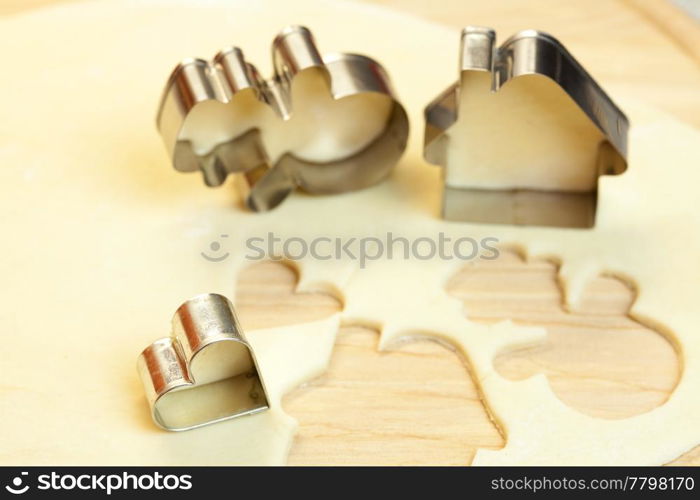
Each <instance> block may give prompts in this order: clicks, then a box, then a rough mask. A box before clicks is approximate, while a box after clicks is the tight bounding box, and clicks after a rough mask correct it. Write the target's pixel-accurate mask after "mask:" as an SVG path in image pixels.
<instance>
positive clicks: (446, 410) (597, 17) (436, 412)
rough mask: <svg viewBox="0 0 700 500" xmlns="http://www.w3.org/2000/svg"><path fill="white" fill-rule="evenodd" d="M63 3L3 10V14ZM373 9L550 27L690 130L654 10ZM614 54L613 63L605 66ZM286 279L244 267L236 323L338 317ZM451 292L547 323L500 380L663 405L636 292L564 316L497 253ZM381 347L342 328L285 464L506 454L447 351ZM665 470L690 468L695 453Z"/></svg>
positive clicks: (676, 23)
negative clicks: (543, 335) (535, 381)
mask: <svg viewBox="0 0 700 500" xmlns="http://www.w3.org/2000/svg"><path fill="white" fill-rule="evenodd" d="M66 1H69V0H3V2H2V4H0V15H8V14H11V13H13V12H19V11H26V10H29V9H31V8H36V7H38V6H41V5H47V4H57V3H65V2H66ZM373 3H378V4H384V5H386V6H389V7H392V8H396V9H399V10H403V11H406V12H410V13H413V14H415V15H417V16H420V17H423V18H426V19H430V20H432V21H435V22H439V23H444V24H447V25H450V26H454V27H462V26H464V25H467V24H480V25H487V26H492V27H494V28H496V29H497V30H498V31H499V33H500V35H501V36H506V35H507V34H510V33H512V32H514V31H516V30H518V29H523V28H537V29H544V30H547V31H550V32H552V33H554V34H556V36H557V37H559V38H560V39H562V40H563V41H565V43H566V44H567V46H568V47H569V48H570V50H571V51H572V52H573V53H574V54H576V55H577V57H578V58H579V59H581V60H582V61H584V63H585V65H586V67H587V68H588V69H589V70H590V71H591V73H592V74H593V75H594V76H596V78H597V79H598V80H599V81H601V82H602V83H603V84H604V86H606V87H609V88H610V89H611V90H612V91H613V92H618V93H619V92H624V93H625V94H627V95H631V96H633V97H636V98H638V99H640V100H642V101H645V102H648V103H650V104H653V105H654V106H656V107H657V108H660V109H662V110H664V111H667V112H669V113H671V114H673V115H675V116H677V117H679V118H681V119H682V120H684V121H686V122H688V123H692V124H694V125H696V126H700V90H699V89H700V28H699V27H698V25H697V24H695V22H694V21H692V20H690V19H689V18H687V17H685V16H684V15H683V14H682V13H680V11H678V10H677V9H676V8H675V7H673V6H671V5H670V4H668V3H666V2H665V1H664V0H628V1H603V0H595V1H589V2H585V3H574V2H556V1H551V0H534V1H533V0H528V1H515V0H506V1H501V2H478V1H476V0H449V1H443V2H440V3H434V2H422V1H419V0H405V1H398V0H373ZM437 5H439V8H437V7H436V6H437ZM619 50H623V51H624V53H625V57H624V58H619V57H610V54H611V52H612V53H616V51H619ZM456 51H457V46H456V45H455V53H456ZM446 83H447V82H446ZM428 97H430V96H427V97H426V100H427V98H428ZM295 282H296V274H295V272H294V270H292V269H289V268H287V267H285V266H283V265H282V264H278V263H263V264H258V265H256V266H254V267H251V268H249V269H248V270H246V271H245V272H244V273H243V274H242V275H241V276H240V280H239V292H238V296H237V298H236V300H237V305H238V310H239V312H240V315H241V320H242V322H243V323H244V326H245V327H246V328H260V327H269V326H278V325H284V324H290V323H297V322H301V321H308V320H313V319H319V318H322V317H324V316H327V315H329V314H332V313H333V312H335V311H338V310H340V307H341V305H340V303H339V302H338V301H337V300H335V299H334V298H333V297H330V296H327V295H323V294H295V293H294V285H295ZM447 290H448V292H449V293H451V294H453V295H454V296H455V297H457V298H459V299H460V300H462V301H463V302H464V304H465V308H466V309H467V310H469V312H470V317H471V318H472V319H474V320H476V321H484V322H493V321H499V320H502V319H512V320H513V321H516V322H517V323H520V324H523V325H537V326H542V327H545V328H546V329H547V331H548V338H547V341H546V342H545V343H544V344H542V345H540V346H534V347H531V348H527V349H519V350H517V351H512V352H506V353H503V354H502V355H501V356H500V357H499V358H498V359H497V360H496V365H497V369H498V371H499V372H500V373H501V374H502V375H503V376H505V377H508V378H511V379H514V380H517V379H522V378H525V377H528V376H530V375H533V374H536V373H544V374H545V375H546V376H547V377H548V380H549V382H550V384H551V386H552V389H553V391H554V393H555V394H556V395H557V396H558V397H559V398H560V399H561V400H562V401H563V402H564V403H566V404H568V405H570V406H571V407H573V408H575V409H577V410H578V411H581V412H583V413H586V414H589V415H593V416H595V417H598V418H605V419H619V418H625V417H629V416H632V415H637V414H640V413H643V412H646V411H649V410H651V409H653V408H655V407H656V406H658V405H660V404H662V403H663V402H664V401H665V400H666V398H667V397H668V395H669V394H670V392H671V391H672V390H673V387H674V386H675V384H676V382H677V378H678V374H679V367H680V363H679V359H678V356H677V354H676V352H675V351H674V349H673V348H672V346H671V345H670V343H669V342H667V341H666V339H665V338H664V337H663V336H662V335H661V334H660V333H659V332H657V331H655V330H653V329H652V328H649V327H647V326H645V325H643V324H639V323H637V322H635V321H634V320H632V319H631V318H629V317H628V315H627V311H628V309H629V307H630V305H631V303H632V302H633V300H634V295H635V294H634V291H633V290H631V289H630V288H628V287H627V285H625V284H624V283H621V282H620V281H618V280H617V279H614V278H611V277H605V276H601V277H599V278H598V279H596V280H594V281H593V282H591V283H590V285H589V287H588V290H587V294H586V298H585V300H584V303H583V304H582V306H581V308H580V309H579V310H577V311H566V310H564V309H563V307H562V305H561V304H562V301H561V293H560V288H559V284H558V281H557V265H556V263H553V262H547V261H533V262H525V261H523V259H522V258H521V257H520V256H519V255H518V254H517V253H516V252H514V251H504V252H503V253H502V256H501V258H499V259H498V260H496V261H493V262H477V263H473V264H470V265H468V266H466V267H465V268H464V269H463V270H462V271H460V272H459V273H457V274H456V275H455V276H454V277H453V279H452V280H451V282H450V283H449V285H448V286H447ZM377 341H378V335H377V332H374V331H372V330H367V329H363V328H358V327H352V328H343V329H341V331H340V332H339V334H338V339H337V344H336V349H335V350H334V353H333V357H332V360H331V364H330V368H329V370H328V372H327V373H326V374H325V375H324V376H323V377H321V378H319V379H317V380H315V381H313V382H311V383H309V384H308V385H307V386H306V387H303V388H299V389H297V390H296V391H294V392H292V393H291V394H289V395H288V396H287V398H286V399H285V401H284V406H285V409H286V410H287V411H288V412H289V413H290V414H291V415H293V416H294V417H295V418H297V419H298V420H299V423H300V428H299V434H298V437H297V439H296V440H295V443H294V446H293V448H292V450H291V454H290V463H291V464H329V465H330V464H468V463H470V462H471V460H472V458H473V455H474V452H475V451H476V449H477V448H480V447H481V448H492V449H497V448H499V447H501V446H503V444H504V437H503V436H502V435H501V433H500V431H499V429H497V428H496V427H495V426H494V424H493V423H492V421H491V420H490V418H489V414H488V410H487V408H486V407H485V406H484V405H483V404H482V401H481V399H480V395H479V392H478V390H477V388H476V386H475V384H474V383H473V381H472V379H471V377H470V374H469V368H468V366H466V364H465V363H463V360H462V359H461V358H460V356H459V355H458V354H456V353H455V352H453V351H452V350H451V349H449V346H443V345H441V344H438V343H435V342H431V341H428V340H424V339H422V340H421V339H413V340H412V341H410V342H406V343H403V344H401V345H398V346H395V348H394V349H393V350H390V351H385V352H378V351H377V349H376V347H377ZM673 463H674V464H683V465H700V447H698V448H695V449H694V450H690V451H689V452H688V453H687V454H686V455H684V456H682V457H679V458H678V459H677V460H676V461H674V462H673Z"/></svg>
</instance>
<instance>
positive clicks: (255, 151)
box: [157, 26, 408, 211]
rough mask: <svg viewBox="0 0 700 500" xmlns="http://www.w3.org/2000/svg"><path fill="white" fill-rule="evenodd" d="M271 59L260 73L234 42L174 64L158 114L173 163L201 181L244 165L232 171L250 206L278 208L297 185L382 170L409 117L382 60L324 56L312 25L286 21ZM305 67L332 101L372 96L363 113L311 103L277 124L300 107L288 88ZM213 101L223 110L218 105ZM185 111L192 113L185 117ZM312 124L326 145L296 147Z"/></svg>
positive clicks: (397, 150)
mask: <svg viewBox="0 0 700 500" xmlns="http://www.w3.org/2000/svg"><path fill="white" fill-rule="evenodd" d="M272 58H273V66H274V75H273V76H272V78H270V79H267V80H265V79H263V78H261V76H260V74H259V73H258V70H257V69H256V68H255V66H253V65H252V64H250V63H248V62H246V60H245V59H244V56H243V52H242V51H241V50H240V49H239V48H235V47H231V48H228V49H225V50H223V51H221V52H219V53H218V54H217V55H216V56H215V57H214V59H213V60H212V61H206V60H203V59H188V60H185V61H183V62H182V63H180V64H179V65H178V66H177V67H176V68H175V70H174V71H173V73H172V74H171V76H170V78H169V80H168V83H167V85H166V87H165V92H164V94H163V97H162V99H161V103H160V107H159V110H158V116H157V126H158V130H159V132H160V134H161V136H162V138H163V141H164V142H165V146H166V148H167V150H168V154H169V155H170V158H171V160H172V164H173V167H174V168H175V169H176V170H178V171H180V172H192V171H201V172H202V174H203V176H204V182H205V184H206V185H208V186H219V185H221V184H222V183H223V182H224V180H225V179H226V177H227V176H228V174H229V173H237V174H243V175H239V176H237V177H238V179H239V180H241V181H242V182H241V183H240V184H241V186H242V187H243V189H244V200H245V204H246V205H247V206H248V207H249V208H250V209H252V210H254V211H264V210H269V209H272V208H274V207H276V206H277V205H279V204H280V203H281V202H282V201H283V200H284V199H285V198H286V197H287V196H288V195H289V194H290V193H291V192H292V191H293V190H294V189H295V188H296V187H300V188H302V189H303V190H304V191H306V192H308V193H312V194H332V193H340V192H345V191H351V190H357V189H361V188H365V187H368V186H371V185H373V184H376V183H377V182H379V181H381V180H382V179H384V178H385V177H386V176H387V175H388V174H389V172H390V171H391V169H392V168H393V167H394V165H395V164H396V163H397V161H398V159H399V158H400V157H401V155H402V154H403V151H404V150H405V148H406V140H407V137H408V118H407V116H406V112H405V110H404V108H403V106H401V104H400V103H399V102H398V100H396V98H395V97H394V93H393V91H392V89H391V83H390V80H389V77H388V75H387V73H386V71H385V70H384V69H383V68H382V66H381V65H379V64H378V63H377V62H376V61H374V60H372V59H370V58H368V57H365V56H360V55H356V54H345V53H343V54H334V55H327V56H325V57H321V55H320V54H319V51H318V49H317V48H316V45H315V43H314V40H313V37H312V35H311V32H310V31H309V30H308V29H307V28H304V27H300V26H292V27H288V28H286V29H285V30H283V31H282V32H281V33H280V34H279V35H278V36H277V37H276V38H275V40H274V42H273V44H272ZM312 74H316V76H317V77H319V78H320V79H321V80H322V81H323V85H322V86H319V85H315V86H314V85H312V84H309V85H310V88H312V89H316V90H317V91H318V92H317V93H320V94H328V97H329V98H332V100H333V101H334V102H335V103H339V102H342V101H348V100H350V99H353V98H357V97H358V96H364V98H366V99H373V101H372V102H367V104H366V106H365V108H364V112H359V113H358V112H357V111H356V112H355V114H354V115H352V114H350V115H347V114H346V115H345V117H344V118H343V117H338V118H337V119H335V120H334V119H332V118H333V116H332V115H331V114H329V113H326V114H323V109H322V108H320V107H315V108H314V110H313V111H310V113H311V115H312V116H310V118H309V121H307V122H305V126H304V127H298V126H296V125H294V126H290V127H287V128H284V127H283V126H281V125H280V124H281V123H283V122H290V121H292V119H293V117H294V115H295V114H300V113H304V112H305V111H306V110H305V109H304V104H305V103H304V102H299V103H297V102H294V99H293V98H292V97H293V94H294V92H293V88H294V86H295V84H296V83H295V82H296V81H297V80H299V79H301V80H313V77H312V76H307V77H304V78H300V77H301V76H302V75H312ZM299 85H301V84H299ZM321 87H323V88H321ZM368 96H372V97H368ZM301 100H302V99H301V98H300V101H301ZM212 104H213V106H212ZM260 104H262V105H264V107H266V108H267V109H266V111H263V110H261V109H260V108H261V106H260ZM332 104H333V103H332V102H331V103H329V106H330V105H332ZM378 104H380V105H378ZM297 105H298V106H297ZM216 106H225V109H223V110H222V109H220V110H219V111H218V112H217V111H216V110H215V109H213V108H214V107H216ZM353 106H354V104H353V103H352V102H347V104H346V106H345V110H346V112H348V113H351V111H352V110H351V109H350V108H352V107H353ZM297 107H299V108H302V109H296V108H297ZM355 107H356V106H355ZM293 108H294V110H293ZM379 108H381V109H382V110H383V111H382V112H381V113H379V111H377V110H378V109H379ZM319 109H320V110H321V114H320V115H319ZM198 110H199V111H198ZM267 114H269V116H267ZM192 115H196V118H191V120H192V122H193V124H188V117H192ZM271 118H272V119H271ZM299 120H301V118H299ZM314 120H316V122H314V123H312V122H313V121H314ZM275 121H276V122H278V123H274V122H275ZM376 121H380V122H381V123H375V122H376ZM334 127H336V128H338V127H339V128H341V129H342V133H339V134H338V135H339V136H342V137H333V134H332V131H333V130H334ZM197 129H199V130H197ZM300 129H304V130H306V129H308V130H309V132H308V134H310V135H308V136H303V137H299V135H300V134H299V130H300ZM203 131H204V132H205V133H203ZM314 132H315V134H316V135H318V136H319V137H320V139H319V141H318V142H319V144H317V146H318V148H321V149H323V147H325V149H326V151H325V153H324V154H321V153H318V152H315V153H313V154H309V151H303V149H304V147H305V148H306V149H307V150H308V149H309V148H310V146H309V144H308V143H313V139H314V136H313V134H314ZM270 135H274V137H269V136H270ZM302 135H303V134H302ZM295 138H296V139H295ZM334 141H335V143H334ZM321 143H323V144H321ZM334 144H335V146H336V147H334ZM338 145H340V146H342V147H337V146H338ZM318 148H317V149H318ZM311 149H313V148H311ZM272 150H274V151H272ZM298 150H302V151H298Z"/></svg>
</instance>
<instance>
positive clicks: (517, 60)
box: [424, 27, 629, 227]
mask: <svg viewBox="0 0 700 500" xmlns="http://www.w3.org/2000/svg"><path fill="white" fill-rule="evenodd" d="M541 77H545V79H543V78H541ZM478 81H482V82H483V83H482V86H483V87H485V91H483V92H476V91H475V90H474V88H476V85H477V83H476V82H478ZM516 82H519V83H516ZM489 87H490V88H489ZM539 89H548V90H547V91H546V92H545V93H544V94H539V95H538V94H537V92H539ZM516 91H519V93H518V92H516ZM562 91H563V92H562ZM489 99H490V101H489ZM465 103H467V104H468V106H467V105H466V104H465ZM527 106H529V107H530V108H529V110H528V111H527V112H528V113H529V115H528V114H525V115H524V116H521V117H520V122H519V125H511V124H510V123H509V121H512V120H514V119H515V117H516V116H517V115H518V113H521V114H523V112H522V108H523V107H527ZM538 106H539V108H538ZM463 107H464V108H465V109H461V108H463ZM532 110H534V111H532ZM425 121H426V127H425V141H424V156H425V158H426V160H427V161H428V162H430V163H433V164H437V165H440V166H442V167H444V170H443V179H444V193H443V206H442V214H443V217H444V218H446V219H448V220H455V221H469V222H478V223H501V224H522V225H543V226H559V227H592V226H593V225H594V223H595V212H596V205H597V183H598V178H599V176H601V175H616V174H620V173H622V172H624V171H625V170H626V168H627V160H626V156H627V132H628V128H629V122H628V120H627V118H626V117H625V115H624V114H623V112H622V111H621V110H620V109H619V108H618V107H617V106H616V105H615V104H614V103H613V101H612V100H611V99H610V97H608V95H607V94H606V93H605V92H604V91H603V89H602V88H601V87H600V86H599V85H598V84H597V83H596V82H595V81H594V80H593V78H592V77H591V76H590V75H589V74H588V73H587V72H586V70H585V69H584V68H583V67H582V66H581V65H580V64H579V63H578V62H577V61H576V59H574V57H573V56H572V55H571V54H570V53H569V52H568V51H567V50H566V49H565V48H564V46H563V45H562V44H561V43H560V42H559V41H558V40H556V39H555V38H554V37H552V36H551V35H548V34H547V33H543V32H540V31H534V30H526V31H521V32H519V33H517V34H515V35H514V36H512V37H511V38H509V39H508V40H506V41H505V42H504V43H503V44H502V45H501V46H500V47H497V46H496V36H495V32H494V31H493V30H492V29H489V28H481V27H467V28H465V29H464V30H463V32H462V38H461V54H460V80H459V81H458V82H457V83H455V84H454V85H452V86H451V87H449V88H448V89H447V90H446V91H444V92H443V93H442V94H440V95H439V96H438V97H437V98H436V99H435V100H434V101H433V102H431V103H430V104H429V105H428V106H427V108H426V109H425ZM458 124H460V125H463V126H462V127H458V126H457V125H458ZM545 130H547V131H549V132H545ZM547 141H549V144H548V143H547ZM556 141H559V142H556ZM565 144H572V145H574V146H575V147H574V146H572V147H571V148H570V149H571V154H570V155H568V152H567V149H566V148H567V147H568V146H566V145H565ZM538 148H539V149H538ZM555 149H557V150H558V155H554V154H552V155H550V153H553V152H554V150H555ZM565 155H568V156H565ZM548 162H549V164H548Z"/></svg>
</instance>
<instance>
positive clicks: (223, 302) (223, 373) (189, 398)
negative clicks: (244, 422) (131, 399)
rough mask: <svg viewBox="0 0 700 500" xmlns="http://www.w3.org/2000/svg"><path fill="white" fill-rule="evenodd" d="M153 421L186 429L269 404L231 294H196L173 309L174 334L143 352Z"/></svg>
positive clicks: (141, 360)
mask: <svg viewBox="0 0 700 500" xmlns="http://www.w3.org/2000/svg"><path fill="white" fill-rule="evenodd" d="M137 368H138V372H139V376H140V377H141V381H142V383H143V386H144V389H145V390H146V397H147V399H148V404H149V405H150V408H151V415H152V417H153V421H154V422H155V423H156V424H157V425H158V426H159V427H162V428H163V429H166V430H170V431H183V430H188V429H193V428H196V427H201V426H203V425H207V424H211V423H214V422H220V421H222V420H226V419H230V418H235V417H240V416H243V415H250V414H253V413H258V412H261V411H264V410H266V409H268V399H267V394H266V391H265V385H264V383H263V381H262V378H261V376H260V373H259V370H258V365H257V362H256V360H255V355H254V354H253V351H252V349H251V346H250V344H249V343H248V342H247V341H246V339H245V336H244V335H243V331H242V330H241V327H240V325H239V323H238V319H237V318H236V314H235V312H234V310H233V306H232V304H231V302H229V300H228V299H227V298H226V297H224V296H222V295H217V294H204V295H198V296H196V297H194V298H192V299H190V300H188V301H186V302H185V303H184V304H182V305H181V306H180V307H179V308H178V310H177V311H176V312H175V315H174V316H173V320H172V335H171V336H170V337H165V338H161V339H158V340H156V341H155V342H153V343H152V344H151V345H150V346H148V347H147V348H146V349H145V350H144V351H143V352H142V353H141V355H140V356H139V358H138V361H137Z"/></svg>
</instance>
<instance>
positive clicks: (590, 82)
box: [423, 26, 629, 227]
mask: <svg viewBox="0 0 700 500" xmlns="http://www.w3.org/2000/svg"><path fill="white" fill-rule="evenodd" d="M466 71H485V72H490V73H491V74H492V91H493V92H497V91H498V90H499V89H500V88H501V86H503V85H504V84H505V83H506V82H508V81H510V80H513V79H515V78H517V77H519V76H522V75H532V74H537V75H543V76H546V77H547V78H549V79H551V80H552V81H554V82H555V83H557V85H558V86H559V87H560V88H561V89H562V90H563V91H564V92H566V93H567V94H568V95H569V97H571V99H573V101H574V102H575V103H576V104H577V105H578V107H579V108H580V109H581V110H582V111H583V112H584V113H585V114H586V116H588V118H589V119H590V120H591V122H592V123H593V124H595V126H596V127H597V128H598V129H599V130H600V131H601V132H602V133H603V135H604V137H605V141H604V142H603V143H601V144H598V145H595V147H597V148H598V159H597V161H596V165H594V168H596V169H597V171H598V175H599V176H600V175H617V174H621V173H623V172H624V171H625V170H626V169H627V135H628V130H629V121H628V119H627V117H626V116H625V114H624V113H623V112H622V110H621V109H620V108H618V107H617V106H616V105H615V103H614V102H613V101H612V99H611V98H610V97H609V96H608V95H607V94H606V93H605V91H604V90H603V89H602V88H601V87H600V85H598V83H596V81H595V80H594V79H593V77H591V75H589V74H588V72H586V70H585V69H584V68H583V66H581V64H580V63H579V62H578V61H576V59H575V58H574V57H573V56H572V55H571V54H570V53H569V51H568V50H566V48H565V47H564V46H563V45H562V44H561V42H559V41H558V40H557V39H556V38H554V37H553V36H551V35H549V34H548V33H544V32H541V31H536V30H524V31H520V32H518V33H516V34H515V35H514V36H512V37H510V38H508V39H507V40H506V41H505V42H504V43H503V44H502V45H501V46H500V47H496V34H495V31H494V30H492V29H490V28H484V27H478V26H469V27H466V28H465V29H464V30H463V31H462V36H461V49H460V74H461V73H463V72H466ZM460 80H461V76H460ZM460 80H458V81H457V83H455V84H453V85H451V86H450V87H448V88H447V89H446V90H445V91H444V92H443V93H441V94H440V95H438V96H437V97H436V98H435V99H434V100H433V101H432V102H431V103H429V104H428V106H427V107H426V108H425V113H424V115H425V134H424V150H423V154H424V157H425V159H426V160H427V161H428V162H430V163H433V164H436V165H439V166H442V167H445V168H449V166H448V165H447V163H448V161H447V147H448V141H449V138H448V136H447V134H445V132H447V130H448V129H449V128H450V127H451V126H452V125H454V124H455V123H456V122H457V120H458V119H459V117H458V112H459V109H458V108H459V94H460V92H461V89H460V85H459V81H460ZM505 139H506V140H507V138H505ZM443 177H444V176H443ZM568 197H569V193H567V192H551V193H548V192H545V191H536V190H504V191H497V190H493V191H492V190H483V189H465V188H458V187H453V186H448V185H447V184H445V186H444V193H443V217H445V218H446V219H450V220H457V221H468V222H483V223H503V224H522V225H530V224H533V225H545V226H558V227H592V226H593V225H594V223H595V208H596V205H597V190H596V191H594V192H591V193H583V196H582V193H571V199H568ZM480 200H481V201H483V203H486V204H488V209H487V210H484V206H483V205H482V203H481V201H480ZM524 204H525V205H528V204H529V205H530V206H529V208H534V210H530V214H531V215H527V214H520V215H518V214H516V213H515V207H520V206H524ZM538 209H544V210H538ZM557 210H565V211H566V212H567V214H564V215H563V214H561V213H556V212H557ZM534 213H537V214H538V215H536V216H535V215H532V214H534ZM546 213H549V214H551V215H547V214H546ZM543 214H544V215H543Z"/></svg>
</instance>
